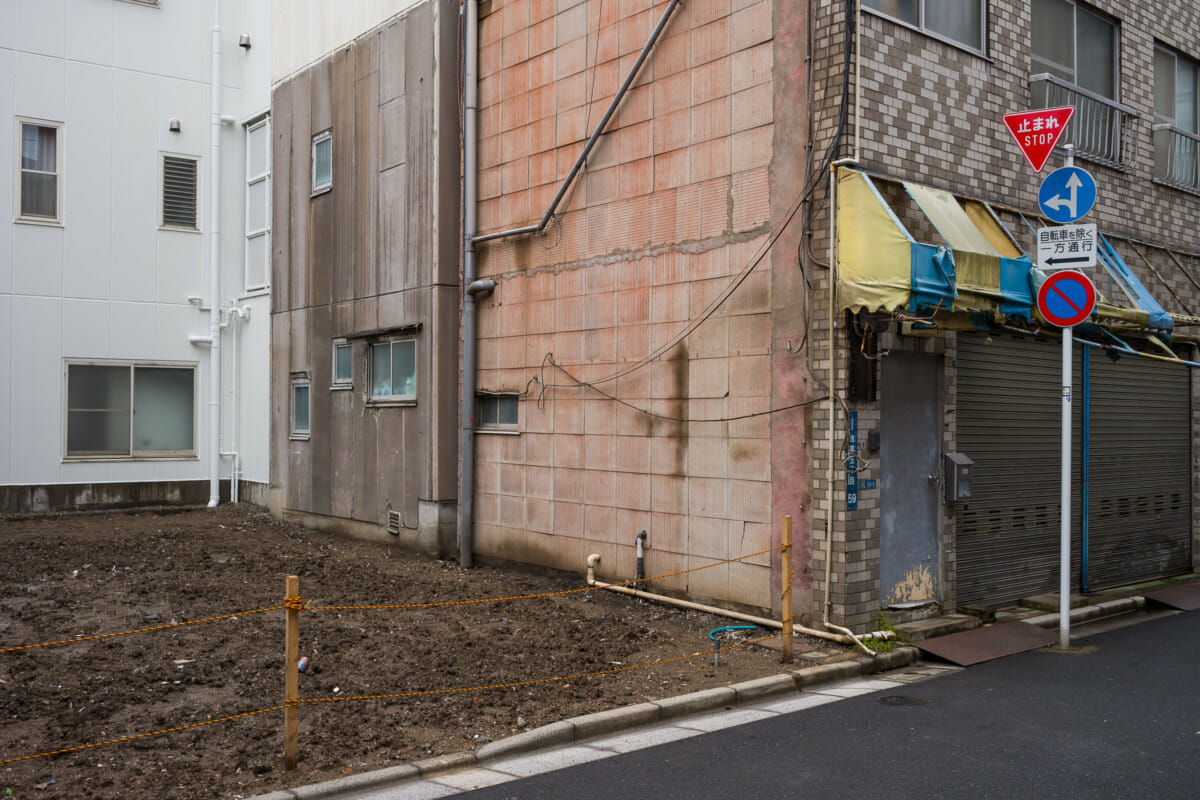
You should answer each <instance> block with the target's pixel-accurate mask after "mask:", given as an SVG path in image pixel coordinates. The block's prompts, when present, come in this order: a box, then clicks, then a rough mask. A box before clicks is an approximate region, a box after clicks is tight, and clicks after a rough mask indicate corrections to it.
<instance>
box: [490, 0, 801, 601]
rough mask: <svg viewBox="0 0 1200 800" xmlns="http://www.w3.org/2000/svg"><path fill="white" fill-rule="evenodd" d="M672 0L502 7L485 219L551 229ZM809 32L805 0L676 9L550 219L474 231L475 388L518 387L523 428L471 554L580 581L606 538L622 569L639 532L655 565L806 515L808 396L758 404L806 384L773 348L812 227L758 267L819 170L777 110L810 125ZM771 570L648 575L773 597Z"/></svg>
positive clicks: (501, 449)
mask: <svg viewBox="0 0 1200 800" xmlns="http://www.w3.org/2000/svg"><path fill="white" fill-rule="evenodd" d="M665 7H666V6H665V4H658V5H656V6H655V7H654V8H652V9H651V8H645V7H637V8H631V7H627V6H626V5H622V4H618V3H605V4H601V3H589V2H583V1H582V0H580V2H559V3H558V4H557V5H556V4H554V3H542V2H513V3H503V4H495V5H493V6H492V11H491V13H490V14H488V15H486V16H485V17H484V18H483V19H482V21H481V82H480V99H481V112H480V129H481V131H480V147H481V154H480V201H481V203H480V223H481V229H482V230H483V231H484V232H487V231H497V230H501V229H505V228H510V227H518V226H525V225H530V224H533V223H536V222H537V221H538V219H539V218H540V217H541V216H542V214H543V213H544V211H545V210H546V208H547V207H548V206H549V203H550V200H551V198H552V197H553V196H554V194H555V192H556V191H557V190H558V187H559V185H560V183H561V181H562V180H563V178H564V177H565V176H566V175H567V174H568V171H569V170H570V168H571V165H572V164H573V162H574V161H575V159H576V158H577V156H578V154H579V153H580V151H581V149H582V147H583V143H584V141H585V140H586V139H587V137H588V135H589V134H590V132H591V129H592V128H593V127H594V126H595V125H596V124H597V123H598V121H599V120H600V118H601V117H602V115H603V113H604V110H605V108H606V107H607V106H608V104H609V103H610V102H611V100H612V98H613V96H614V95H615V93H616V90H617V88H618V86H619V85H620V83H621V82H622V81H623V80H624V78H625V75H626V72H627V70H628V69H629V68H630V66H631V64H632V63H633V61H634V59H635V58H636V56H637V53H638V51H639V50H640V49H641V48H642V46H643V44H644V43H645V42H646V40H647V38H648V36H649V34H650V31H651V29H652V28H653V26H654V24H655V23H656V22H657V21H658V18H659V16H660V15H661V14H662V12H663V10H664V9H665ZM781 9H782V10H781ZM805 41H806V36H805V35H804V24H803V19H801V18H800V17H797V16H796V12H794V11H792V10H790V7H789V4H785V3H779V4H776V3H773V2H769V1H768V0H760V2H738V3H729V2H718V1H717V0H696V1H695V2H688V3H685V4H683V5H682V6H681V7H680V8H679V9H678V11H676V12H675V16H674V18H673V19H672V20H671V21H670V22H669V25H668V27H667V28H666V30H665V33H664V36H663V38H662V39H661V40H660V41H659V43H658V44H657V46H656V48H655V50H654V52H653V53H652V54H651V56H650V58H649V60H648V61H647V62H646V64H645V65H644V67H643V68H642V70H641V72H640V73H639V74H638V77H637V79H636V81H635V82H634V84H633V88H632V89H631V91H630V93H629V95H628V96H627V97H626V98H625V100H624V102H623V105H622V107H621V109H620V111H619V112H618V113H617V114H616V116H615V117H614V118H613V120H612V122H611V123H610V124H609V126H608V128H607V129H606V133H605V135H604V136H603V137H602V139H601V140H600V142H599V144H598V145H597V147H596V149H595V150H594V151H593V153H592V155H591V157H590V158H589V160H588V163H587V167H586V169H585V170H584V171H583V172H582V173H581V176H580V177H579V179H578V180H577V181H576V183H575V184H574V186H573V187H572V189H571V191H570V193H569V194H568V195H567V197H566V200H565V201H564V203H563V205H562V207H561V208H560V209H559V210H558V214H557V217H556V219H555V220H554V222H553V224H552V225H551V227H550V229H549V230H548V232H547V233H545V234H544V235H540V236H538V237H533V238H528V237H526V238H520V239H515V240H504V241H499V242H495V243H490V244H488V245H485V246H483V247H481V250H480V268H481V272H482V274H484V275H486V276H489V277H493V278H495V279H496V281H497V284H498V288H497V290H496V292H495V293H494V294H493V295H492V296H491V297H490V298H489V299H486V300H484V301H482V302H481V306H480V314H479V329H480V359H479V363H480V372H479V388H480V390H481V391H488V392H513V393H524V394H523V395H522V397H521V400H520V403H519V419H520V422H519V431H520V432H519V435H515V436H514V435H511V434H504V433H495V434H489V433H480V435H479V436H478V440H477V441H478V456H479V458H478V469H477V476H478V477H477V483H478V495H477V498H476V509H477V513H476V544H477V551H478V554H479V555H480V556H482V557H484V558H495V559H511V560H516V561H523V562H530V563H536V564H542V565H546V566H550V567H555V568H559V569H566V570H571V571H577V572H578V571H582V570H583V567H584V559H585V558H586V556H587V555H588V554H589V553H593V552H595V553H599V554H601V556H602V561H601V563H600V566H599V570H598V571H599V574H600V575H601V576H603V577H605V578H613V579H625V578H630V577H633V575H634V548H635V537H636V535H637V533H638V532H639V531H641V530H646V531H647V532H648V541H647V544H648V546H649V550H648V551H647V556H646V569H647V572H648V573H649V574H650V575H652V576H653V575H662V574H666V573H674V572H677V571H680V570H689V569H692V568H695V567H702V566H707V565H711V564H713V563H715V562H717V561H720V560H723V559H727V558H731V557H735V556H738V555H743V554H747V553H754V552H757V551H761V550H767V549H769V548H771V547H772V546H773V544H775V543H777V541H778V536H779V517H780V516H781V515H782V514H784V513H792V514H795V515H797V517H801V516H802V513H803V511H802V509H803V506H804V504H805V501H806V494H805V469H806V466H805V465H806V463H807V456H806V454H805V452H804V431H805V429H806V426H807V422H806V421H805V420H806V417H805V411H804V410H802V409H797V410H794V411H792V412H789V414H790V416H788V417H787V418H786V419H785V418H784V417H783V416H782V415H780V416H778V417H777V418H773V417H772V415H770V414H769V413H768V412H769V411H771V410H772V409H774V408H778V407H781V406H784V405H791V404H794V403H798V402H802V401H803V400H805V399H806V398H807V394H806V390H805V388H804V386H803V385H802V383H801V381H799V380H798V374H797V373H796V371H795V367H794V364H791V363H788V361H787V358H786V357H781V356H780V355H778V354H777V351H776V349H775V347H776V345H777V344H780V343H782V342H785V341H786V340H788V339H793V340H794V341H796V342H799V341H800V340H801V338H802V336H803V323H802V320H798V319H793V318H787V319H786V320H785V319H784V318H785V317H787V315H788V314H789V313H791V312H792V311H794V310H795V308H796V306H797V303H798V302H799V297H801V294H800V292H799V286H798V284H797V283H796V282H795V281H794V278H792V277H790V276H789V277H782V276H780V275H779V274H778V271H779V270H787V268H788V265H789V262H790V263H791V264H794V261H793V260H792V259H793V258H794V253H795V249H794V247H795V242H796V240H795V239H794V238H793V239H790V240H789V242H788V246H790V247H791V248H792V249H791V253H792V254H793V255H792V256H790V257H789V256H788V255H786V254H785V251H786V249H787V248H786V246H785V247H782V248H780V249H779V250H778V252H779V253H781V254H783V255H780V256H779V257H778V258H776V257H774V256H771V255H768V256H767V257H766V258H764V259H762V260H761V261H757V257H758V255H759V254H760V253H761V252H763V251H764V250H765V248H766V246H767V243H768V237H769V234H770V233H771V222H772V221H773V220H774V219H775V215H774V213H773V212H775V211H776V210H777V209H779V208H784V207H786V206H787V205H788V204H789V202H790V201H791V200H792V199H794V197H793V196H794V194H795V190H796V185H795V184H794V181H795V180H796V179H797V174H798V173H799V172H801V171H802V168H803V167H802V165H803V162H802V157H803V144H804V138H805V137H804V133H803V127H802V126H801V127H800V128H799V129H789V130H788V131H780V127H779V120H780V119H782V120H785V121H786V122H787V123H788V124H789V126H790V125H792V124H793V123H795V122H796V121H797V120H798V119H802V118H803V110H802V108H801V109H799V110H798V109H797V108H796V107H795V106H796V104H797V103H798V102H800V101H801V99H802V98H803V95H804V91H805V88H806V84H805V82H804V81H805V78H806V70H805V68H804V55H805V54H804V44H805ZM780 76H786V79H787V80H788V81H792V83H791V84H790V85H787V86H782V85H780V83H778V81H780V80H781V78H780ZM791 148H796V149H795V150H794V151H793V150H791ZM776 179H777V181H778V182H774V181H776ZM755 264H756V266H752V265H755ZM743 277H744V280H743ZM735 284H736V287H735ZM727 290H729V291H730V294H729V296H728V299H726V300H724V301H723V302H720V303H717V305H716V306H715V308H710V307H711V306H712V304H714V302H716V301H718V299H719V298H720V297H721V296H722V295H723V293H725V292H726V291H727ZM710 311H711V313H710ZM776 320H779V322H778V324H777V323H776ZM693 326H694V331H692V332H691V333H690V334H689V330H690V329H691V328H693ZM785 353H786V351H785ZM551 356H552V359H553V361H552V362H551V361H550V358H551ZM556 365H557V366H559V367H562V370H559V369H558V368H556ZM563 370H565V371H563ZM617 374H620V375H621V377H619V378H617V379H614V380H607V378H609V377H611V376H614V375H617ZM576 380H579V381H584V382H588V381H592V382H596V386H595V388H591V387H588V388H581V387H580V386H579V385H578V384H577V383H576ZM787 470H792V471H791V472H790V473H786V472H785V471H787ZM800 529H801V531H806V530H807V528H806V526H805V524H804V522H803V520H802V519H801V525H800ZM801 538H802V539H805V541H804V543H803V545H802V547H801V548H799V550H798V553H797V563H798V564H801V565H803V566H804V567H805V568H807V540H806V537H804V536H801ZM778 561H779V557H778V554H777V553H774V554H772V553H767V554H764V555H760V556H756V557H755V558H753V559H749V560H747V561H746V562H744V563H737V564H729V565H720V566H716V567H711V568H708V569H703V570H699V571H696V572H691V573H689V574H685V575H677V576H675V577H671V578H667V579H665V580H663V581H656V582H654V584H653V585H654V588H655V589H658V590H663V591H668V592H686V593H688V594H691V595H694V596H699V597H706V598H714V599H718V600H721V601H725V602H732V603H740V604H745V605H749V606H755V607H760V608H769V607H772V606H778V602H779V601H778V597H779V595H778V591H777V590H778V577H777V576H778V572H779V569H778ZM807 581H808V576H807V573H800V572H799V571H798V578H797V585H798V587H800V588H801V590H802V592H801V594H802V595H803V596H802V597H801V598H800V603H801V604H802V605H806V604H807V600H808V597H807V594H806V587H807Z"/></svg>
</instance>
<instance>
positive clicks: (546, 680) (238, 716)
mask: <svg viewBox="0 0 1200 800" xmlns="http://www.w3.org/2000/svg"><path fill="white" fill-rule="evenodd" d="M778 638H779V634H778V633H775V634H772V635H770V636H763V637H761V638H758V639H750V640H747V641H745V642H738V643H737V644H734V645H730V646H729V647H726V648H724V651H723V652H728V651H730V650H736V649H737V648H739V647H746V646H747V645H751V644H757V643H759V642H764V641H766V640H768V639H778ZM707 655H708V653H707V652H700V653H692V654H691V655H686V656H679V657H677V658H664V659H662V660H661V661H651V662H648V663H645V664H631V665H629V666H624V667H616V668H614V669H602V670H596V671H595V672H579V673H576V674H574V675H560V676H558V677H555V678H536V679H534V680H528V681H516V682H514V683H496V684H492V685H490V686H464V687H462V688H458V689H426V690H423V691H415V692H398V693H396V694H372V695H359V696H352V697H314V698H310V699H304V698H301V699H299V700H296V701H288V702H285V703H284V704H283V705H278V706H271V707H270V708H261V709H259V710H258V711H247V712H245V713H242V714H233V715H231V716H228V717H220V718H218V719H210V720H206V721H205V722H194V723H192V724H190V725H180V726H178V727H175V728H164V729H163V730H160V731H151V732H150V733H138V734H134V735H132V736H122V737H121V738H119V739H108V740H107V741H103V742H93V743H91V744H81V745H78V746H76V747H64V748H62V749H61V750H49V751H47V752H45V753H37V754H36V755H31V756H21V757H19V758H8V759H4V760H0V765H4V764H13V763H16V762H18V761H30V760H32V759H35V758H45V757H46V756H57V755H62V754H63V753H73V752H77V751H79V750H88V749H91V748H93V747H103V746H104V745H109V744H120V743H121V742H129V741H133V740H134V739H146V738H148V737H151V736H160V735H162V734H166V733H176V732H178V731H186V730H190V729H192V728H202V727H204V726H206V725H215V724H217V723H218V722H229V721H230V720H235V719H241V718H242V717H253V716H256V715H258V714H269V713H271V712H272V711H280V710H283V709H285V708H287V707H289V706H294V705H297V704H299V703H335V702H338V701H341V700H387V699H393V698H398V697H419V696H423V695H437V694H461V693H463V692H483V691H487V690H489V689H511V688H515V687H517V686H535V685H538V684H544V683H556V682H558V681H570V680H577V679H579V678H591V677H595V676H597V675H612V674H614V673H618V672H628V671H629V670H634V669H646V668H648V667H657V666H660V665H662V664H673V663H675V662H677V661H687V660H688V659H691V658H699V657H701V656H707Z"/></svg>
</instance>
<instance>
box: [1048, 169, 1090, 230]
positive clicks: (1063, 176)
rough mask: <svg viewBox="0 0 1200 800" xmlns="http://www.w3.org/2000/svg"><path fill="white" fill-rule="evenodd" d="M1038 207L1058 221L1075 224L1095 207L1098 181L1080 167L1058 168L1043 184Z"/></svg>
mask: <svg viewBox="0 0 1200 800" xmlns="http://www.w3.org/2000/svg"><path fill="white" fill-rule="evenodd" d="M1038 205H1039V206H1041V207H1042V213H1043V214H1045V215H1046V216H1047V217H1048V218H1049V219H1052V220H1054V221H1055V222H1060V223H1063V224H1066V223H1068V222H1074V221H1075V220H1077V219H1079V218H1080V217H1082V216H1083V215H1085V214H1087V213H1088V212H1089V211H1091V210H1092V206H1094V205H1096V181H1095V179H1094V178H1092V176H1091V175H1090V174H1089V173H1088V171H1087V170H1083V169H1080V168H1079V167H1062V168H1061V169H1056V170H1054V172H1051V173H1050V174H1049V175H1047V176H1046V179H1045V180H1043V181H1042V188H1041V189H1039V190H1038Z"/></svg>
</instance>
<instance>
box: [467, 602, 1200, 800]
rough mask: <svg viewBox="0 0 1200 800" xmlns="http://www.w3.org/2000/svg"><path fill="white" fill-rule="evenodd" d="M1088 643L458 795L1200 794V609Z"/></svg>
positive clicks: (510, 798)
mask: <svg viewBox="0 0 1200 800" xmlns="http://www.w3.org/2000/svg"><path fill="white" fill-rule="evenodd" d="M1079 644H1081V645H1086V646H1087V647H1088V648H1089V649H1090V648H1095V650H1094V652H1087V653H1081V654H1063V653H1050V652H1044V651H1036V652H1031V653H1024V654H1021V655H1016V656H1011V657H1009V658H1004V659H1000V660H997V661H992V662H989V663H985V664H979V665H977V666H974V667H971V668H969V669H967V670H964V671H962V672H959V673H955V674H951V675H948V676H946V677H942V678H938V679H936V680H932V681H926V682H924V683H919V684H913V685H906V686H903V687H901V688H898V689H895V690H888V691H886V692H881V693H876V694H870V695H862V696H859V697H855V698H851V699H848V700H843V701H841V702H837V703H831V704H829V705H825V706H820V707H818V708H813V709H809V710H806V711H801V712H798V713H794V714H789V715H786V716H782V717H779V718H776V719H771V720H766V721H763V722H756V723H751V724H748V725H742V726H738V727H734V728H727V729H724V730H721V731H718V732H716V733H711V734H706V735H703V736H697V737H693V738H690V739H684V740H681V741H677V742H673V743H670V744H665V745H661V746H658V747H654V748H651V749H647V750H641V751H637V752H634V753H629V754H626V755H621V756H616V757H613V758H606V759H602V760H600V761H593V762H590V763H587V764H582V765H579V766H575V767H571V768H568V769H563V770H559V771H557V772H550V773H545V774H542V775H538V776H536V777H533V778H528V779H525V780H521V781H517V782H513V783H507V784H502V785H498V786H494V787H491V788H489V789H483V790H479V791H475V792H471V793H468V794H465V795H460V797H463V798H471V800H501V799H502V798H503V799H505V800H516V799H517V798H519V799H520V800H536V799H537V798H546V800H568V799H569V800H576V799H577V798H580V799H582V798H597V799H598V800H599V799H600V798H603V800H617V799H618V798H647V800H649V799H650V798H653V799H654V800H670V798H687V799H688V800H696V799H697V798H759V797H761V798H773V799H774V798H843V797H846V798H860V797H861V798H876V797H879V798H888V799H889V800H894V799H895V798H942V797H944V798H955V799H956V800H958V799H960V798H965V799H966V800H983V799H984V798H1089V800H1091V799H1093V798H1103V799H1104V800H1112V799H1114V798H1138V800H1146V799H1147V798H1181V799H1182V798H1186V799H1187V800H1195V798H1197V797H1200V612H1192V613H1188V614H1178V615H1175V616H1172V617H1167V618H1163V619H1157V620H1152V621H1148V622H1145V623H1142V624H1139V625H1134V626H1131V627H1127V628H1122V629H1119V630H1114V631H1110V632H1107V633H1102V634H1097V635H1095V636H1092V637H1089V638H1087V639H1085V640H1083V641H1081V642H1079ZM888 698H893V699H888Z"/></svg>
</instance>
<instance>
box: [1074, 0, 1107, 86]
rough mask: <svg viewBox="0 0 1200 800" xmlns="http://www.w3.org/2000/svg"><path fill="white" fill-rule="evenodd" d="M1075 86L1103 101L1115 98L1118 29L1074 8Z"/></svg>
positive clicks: (1093, 15)
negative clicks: (1094, 94)
mask: <svg viewBox="0 0 1200 800" xmlns="http://www.w3.org/2000/svg"><path fill="white" fill-rule="evenodd" d="M1075 40H1076V41H1075V48H1076V55H1075V62H1076V63H1075V72H1076V79H1075V80H1076V83H1078V84H1079V85H1080V86H1082V87H1083V88H1084V89H1088V90H1090V91H1093V92H1095V93H1096V94H1098V95H1101V96H1103V97H1111V98H1115V97H1116V96H1117V58H1116V52H1117V29H1116V27H1115V26H1114V25H1113V24H1112V23H1110V22H1107V21H1105V20H1103V19H1101V18H1100V17H1098V16H1096V15H1095V14H1090V13H1088V12H1087V11H1084V10H1083V9H1081V8H1076V14H1075Z"/></svg>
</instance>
